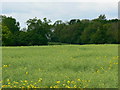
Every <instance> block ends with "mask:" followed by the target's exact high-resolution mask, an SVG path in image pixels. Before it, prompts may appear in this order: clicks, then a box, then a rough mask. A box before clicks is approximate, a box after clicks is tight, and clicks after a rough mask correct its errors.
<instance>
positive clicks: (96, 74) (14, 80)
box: [2, 45, 118, 88]
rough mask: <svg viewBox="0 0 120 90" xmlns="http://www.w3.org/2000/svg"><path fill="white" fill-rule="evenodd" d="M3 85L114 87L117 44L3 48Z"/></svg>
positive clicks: (4, 86)
mask: <svg viewBox="0 0 120 90" xmlns="http://www.w3.org/2000/svg"><path fill="white" fill-rule="evenodd" d="M2 58H3V61H2V72H3V73H2V74H3V75H2V77H3V81H2V83H3V85H2V87H3V88H24V87H26V88H38V87H40V88H117V87H118V86H117V84H118V45H61V46H60V45H56V46H26V47H3V57H2Z"/></svg>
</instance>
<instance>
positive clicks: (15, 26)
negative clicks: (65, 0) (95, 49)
mask: <svg viewBox="0 0 120 90" xmlns="http://www.w3.org/2000/svg"><path fill="white" fill-rule="evenodd" d="M119 22H120V20H119V19H110V20H107V19H106V16H105V15H100V16H99V17H98V18H95V19H92V20H89V19H83V20H80V19H71V20H70V21H66V22H63V21H62V20H57V21H56V22H55V23H53V24H51V20H49V19H47V18H43V20H41V19H38V18H36V17H35V18H33V19H29V20H27V21H26V24H27V28H22V29H21V28H20V23H19V22H17V21H16V19H15V18H13V17H7V16H5V15H0V28H1V30H2V45H3V46H30V45H48V42H59V43H68V44H119V43H120V42H119V39H118V31H119V30H118V29H119V28H118V25H119Z"/></svg>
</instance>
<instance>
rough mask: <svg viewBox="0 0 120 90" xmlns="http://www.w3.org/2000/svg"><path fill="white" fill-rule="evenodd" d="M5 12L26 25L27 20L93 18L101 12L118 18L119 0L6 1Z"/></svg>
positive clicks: (109, 16)
mask: <svg viewBox="0 0 120 90" xmlns="http://www.w3.org/2000/svg"><path fill="white" fill-rule="evenodd" d="M2 5H3V8H2V11H3V14H5V15H7V16H13V17H14V18H16V19H17V20H18V21H20V23H21V26H22V27H24V26H25V22H26V20H28V19H30V18H34V17H38V18H40V19H42V18H44V17H46V18H48V19H51V20H52V21H56V20H58V19H62V20H64V21H66V20H70V19H72V18H79V19H85V18H86V19H87V18H88V19H92V18H96V17H98V16H99V15H100V14H106V16H107V17H108V18H117V2H101V3H99V2H59V3H58V2H32V3H31V2H29V3H28V2H24V3H23V2H19V3H16V2H4V3H3V4H2Z"/></svg>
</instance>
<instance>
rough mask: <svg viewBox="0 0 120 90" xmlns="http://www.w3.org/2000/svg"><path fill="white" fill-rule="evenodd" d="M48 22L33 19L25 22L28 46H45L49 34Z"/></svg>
mask: <svg viewBox="0 0 120 90" xmlns="http://www.w3.org/2000/svg"><path fill="white" fill-rule="evenodd" d="M49 23H50V20H47V19H46V18H44V19H43V21H42V20H40V19H37V18H33V19H29V20H28V21H27V25H28V29H27V32H28V35H27V36H28V37H29V40H28V41H29V44H30V45H46V44H47V43H48V39H49V34H50V25H49Z"/></svg>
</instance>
